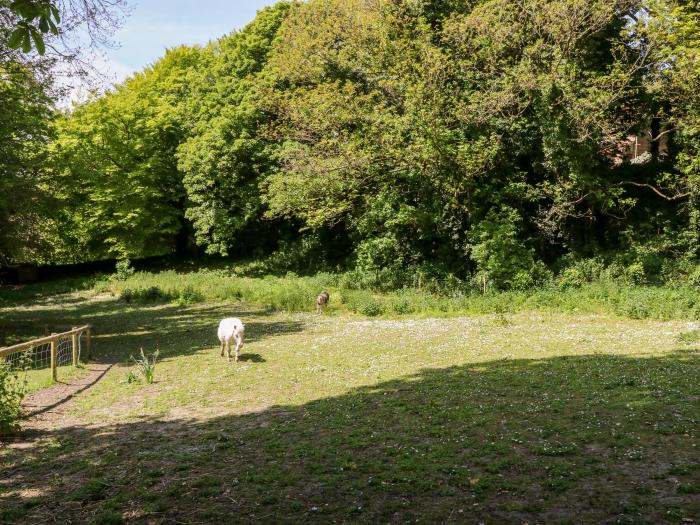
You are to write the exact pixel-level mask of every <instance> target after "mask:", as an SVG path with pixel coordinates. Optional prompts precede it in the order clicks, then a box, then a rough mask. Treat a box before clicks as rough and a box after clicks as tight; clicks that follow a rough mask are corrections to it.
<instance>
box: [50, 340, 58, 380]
mask: <svg viewBox="0 0 700 525" xmlns="http://www.w3.org/2000/svg"><path fill="white" fill-rule="evenodd" d="M54 334H55V332H54V333H53V334H51V335H54ZM56 357H57V356H56V340H55V339H51V379H52V380H53V382H54V383H55V382H56V381H58V373H57V371H56V364H57V363H56V362H57V361H58V359H56Z"/></svg>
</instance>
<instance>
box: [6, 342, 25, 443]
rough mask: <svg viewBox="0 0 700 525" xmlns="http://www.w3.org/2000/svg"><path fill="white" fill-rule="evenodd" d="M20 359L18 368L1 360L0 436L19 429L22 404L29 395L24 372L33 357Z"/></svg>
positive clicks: (23, 356)
mask: <svg viewBox="0 0 700 525" xmlns="http://www.w3.org/2000/svg"><path fill="white" fill-rule="evenodd" d="M20 357H21V358H20V361H19V363H18V365H17V366H12V365H11V364H10V363H9V362H8V361H5V360H4V359H2V358H0V436H5V435H8V434H12V433H13V432H15V431H17V429H18V428H19V420H20V417H21V415H22V409H21V406H20V403H21V401H22V399H23V398H24V396H25V395H26V393H27V378H26V374H25V373H24V372H25V370H26V367H27V366H28V364H29V363H30V362H31V355H29V353H25V354H23V355H22V356H20Z"/></svg>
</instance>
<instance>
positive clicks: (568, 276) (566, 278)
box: [557, 268, 587, 290]
mask: <svg viewBox="0 0 700 525" xmlns="http://www.w3.org/2000/svg"><path fill="white" fill-rule="evenodd" d="M586 282H587V279H586V276H585V275H584V274H583V272H582V271H581V270H579V269H578V268H566V269H565V270H564V271H563V272H562V273H561V275H559V279H558V281H557V284H558V285H559V288H561V289H562V290H566V289H567V288H581V287H582V286H583V285H584V284H586Z"/></svg>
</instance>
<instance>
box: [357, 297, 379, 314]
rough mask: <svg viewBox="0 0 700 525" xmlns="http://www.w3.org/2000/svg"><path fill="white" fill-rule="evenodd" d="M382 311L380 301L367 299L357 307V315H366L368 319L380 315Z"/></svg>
mask: <svg viewBox="0 0 700 525" xmlns="http://www.w3.org/2000/svg"><path fill="white" fill-rule="evenodd" d="M384 311H385V308H384V304H382V303H381V302H380V301H378V300H377V299H374V298H372V299H368V300H367V301H364V302H362V303H360V304H359V306H358V312H359V313H361V314H364V315H368V316H370V317H374V316H376V315H382V314H383V313H384Z"/></svg>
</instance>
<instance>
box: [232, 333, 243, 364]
mask: <svg viewBox="0 0 700 525" xmlns="http://www.w3.org/2000/svg"><path fill="white" fill-rule="evenodd" d="M241 346H243V341H241V338H240V337H236V356H235V357H234V360H235V361H236V363H238V350H240V348H241Z"/></svg>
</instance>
